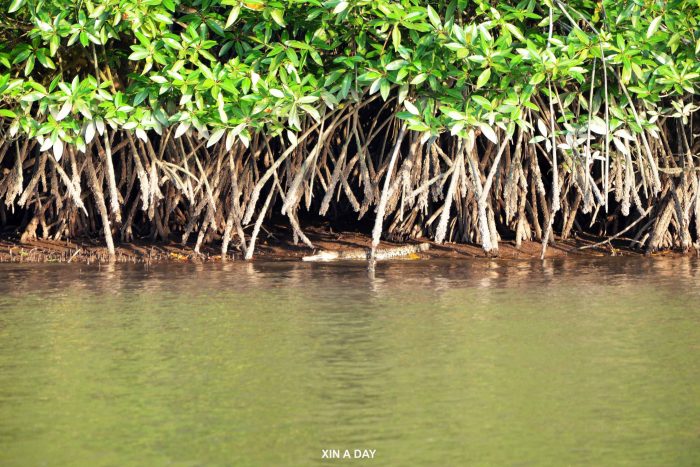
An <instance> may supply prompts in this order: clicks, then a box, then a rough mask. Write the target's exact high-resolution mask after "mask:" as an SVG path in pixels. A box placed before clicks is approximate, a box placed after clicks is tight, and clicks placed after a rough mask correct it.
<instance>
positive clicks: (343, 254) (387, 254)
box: [302, 243, 430, 261]
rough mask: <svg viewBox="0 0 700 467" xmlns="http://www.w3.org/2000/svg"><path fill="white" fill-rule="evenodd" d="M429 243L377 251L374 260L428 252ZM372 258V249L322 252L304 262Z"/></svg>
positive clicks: (305, 257) (306, 258) (364, 259)
mask: <svg viewBox="0 0 700 467" xmlns="http://www.w3.org/2000/svg"><path fill="white" fill-rule="evenodd" d="M429 248H430V244H429V243H419V244H417V245H404V246H398V247H395V248H385V249H382V250H376V252H375V254H374V259H376V260H384V259H391V258H399V257H402V256H408V255H411V254H415V253H420V252H422V251H428V249H429ZM371 257H372V249H371V248H358V249H356V250H348V251H321V252H319V253H316V254H315V255H313V256H304V257H303V258H302V261H338V260H341V261H342V260H361V261H366V260H369V259H370V258H371Z"/></svg>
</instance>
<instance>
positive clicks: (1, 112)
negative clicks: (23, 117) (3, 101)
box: [0, 109, 17, 118]
mask: <svg viewBox="0 0 700 467" xmlns="http://www.w3.org/2000/svg"><path fill="white" fill-rule="evenodd" d="M0 117H7V118H17V114H16V113H14V112H12V111H11V110H7V109H0Z"/></svg>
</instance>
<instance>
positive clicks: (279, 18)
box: [270, 10, 287, 27]
mask: <svg viewBox="0 0 700 467" xmlns="http://www.w3.org/2000/svg"><path fill="white" fill-rule="evenodd" d="M270 16H271V17H272V19H273V20H275V23H277V24H279V25H280V26H282V27H285V26H286V25H287V23H285V22H284V12H283V11H282V10H271V11H270Z"/></svg>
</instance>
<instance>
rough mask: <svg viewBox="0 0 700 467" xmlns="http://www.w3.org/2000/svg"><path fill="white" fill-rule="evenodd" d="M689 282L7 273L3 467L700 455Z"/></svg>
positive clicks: (408, 272) (699, 393) (633, 267)
mask: <svg viewBox="0 0 700 467" xmlns="http://www.w3.org/2000/svg"><path fill="white" fill-rule="evenodd" d="M698 286H700V262H698V261H696V260H693V259H679V260H678V259H677V260H671V261H664V260H648V259H641V258H635V259H617V258H607V259H601V260H576V261H553V262H552V261H550V262H545V263H544V264H543V263H541V262H512V263H508V262H486V261H462V262H456V261H452V262H395V263H387V264H380V265H379V266H378V268H377V271H376V275H375V277H374V278H371V277H369V276H368V274H367V272H366V271H365V269H364V267H363V266H362V265H354V264H320V265H315V264H303V263H255V264H244V263H231V264H228V265H223V266H222V265H206V266H192V265H183V266H159V267H151V268H144V267H142V266H130V267H123V266H116V267H111V268H106V267H104V266H103V267H102V268H98V267H85V266H65V265H55V266H51V265H43V266H20V265H14V266H10V265H0V465H2V466H3V467H8V466H44V465H46V466H54V465H56V466H64V465H66V466H131V465H144V466H159V465H174V466H204V465H207V466H208V465H251V466H274V465H290V466H296V465H300V466H303V465H333V464H363V465H405V466H423V465H435V466H448V465H497V466H499V465H553V466H560V465H593V466H607V465H631V466H642V465H650V466H669V465H698V464H700V300H699V299H700V287H698ZM324 449H338V450H340V451H341V455H342V454H343V451H344V450H345V449H349V450H351V454H352V455H354V449H371V450H376V454H375V456H374V459H364V460H347V459H346V460H343V459H340V460H338V459H335V460H329V459H323V458H322V453H323V450H324Z"/></svg>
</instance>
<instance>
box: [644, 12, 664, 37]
mask: <svg viewBox="0 0 700 467" xmlns="http://www.w3.org/2000/svg"><path fill="white" fill-rule="evenodd" d="M662 19H663V16H657V17H656V18H654V19H653V20H652V21H651V23H649V29H647V39H648V38H650V37H651V36H653V35H654V33H655V32H656V31H657V30H658V29H659V26H660V25H661V20H662Z"/></svg>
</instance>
